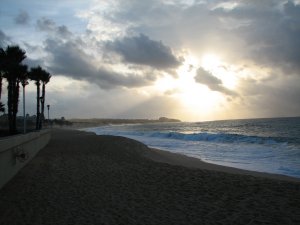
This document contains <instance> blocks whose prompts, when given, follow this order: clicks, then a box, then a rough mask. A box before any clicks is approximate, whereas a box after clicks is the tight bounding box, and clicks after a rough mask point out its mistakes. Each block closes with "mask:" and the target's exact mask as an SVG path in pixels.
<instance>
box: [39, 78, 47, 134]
mask: <svg viewBox="0 0 300 225" xmlns="http://www.w3.org/2000/svg"><path fill="white" fill-rule="evenodd" d="M45 88H46V85H45V83H44V82H43V86H42V97H41V103H42V104H41V108H42V109H41V118H40V129H42V125H43V122H44V119H45V116H44V109H45Z"/></svg>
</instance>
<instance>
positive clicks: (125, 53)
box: [106, 34, 181, 70]
mask: <svg viewBox="0 0 300 225" xmlns="http://www.w3.org/2000/svg"><path fill="white" fill-rule="evenodd" d="M106 48H107V49H108V50H111V51H114V52H116V53H118V54H120V55H121V56H122V58H123V61H124V62H127V63H134V64H140V65H146V66H150V67H153V68H156V69H162V70H164V69H170V68H176V67H178V66H179V65H180V64H181V62H180V61H179V59H177V58H176V57H175V56H174V55H173V53H172V50H171V48H170V47H168V46H166V45H164V44H163V43H162V42H161V41H154V40H151V39H150V38H149V37H147V36H146V35H144V34H140V35H139V36H135V37H124V38H122V39H118V40H114V41H110V42H107V43H106Z"/></svg>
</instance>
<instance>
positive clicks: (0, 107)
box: [0, 48, 5, 112]
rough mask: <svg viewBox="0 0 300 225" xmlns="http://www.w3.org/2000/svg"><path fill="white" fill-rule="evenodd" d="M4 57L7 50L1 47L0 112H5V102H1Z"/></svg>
mask: <svg viewBox="0 0 300 225" xmlns="http://www.w3.org/2000/svg"><path fill="white" fill-rule="evenodd" d="M4 57H5V51H4V50H3V49H2V48H0V112H5V107H4V104H3V103H2V102H1V94H2V80H3V75H4Z"/></svg>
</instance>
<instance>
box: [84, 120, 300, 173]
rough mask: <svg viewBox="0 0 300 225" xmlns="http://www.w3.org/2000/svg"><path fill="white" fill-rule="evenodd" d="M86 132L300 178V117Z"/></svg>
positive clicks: (173, 124)
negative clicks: (125, 138) (132, 140)
mask: <svg viewBox="0 0 300 225" xmlns="http://www.w3.org/2000/svg"><path fill="white" fill-rule="evenodd" d="M85 130H87V131H92V132H95V133H96V134H98V135H116V136H124V137H128V138H132V139H135V140H138V141H141V142H143V143H144V144H146V145H148V146H149V147H153V148H158V149H162V150H166V151H170V152H174V153H180V154H184V155H187V156H191V157H195V158H199V159H201V160H203V161H206V162H210V163H214V164H219V165H225V166H231V167H236V168H241V169H247V170H253V171H260V172H267V173H276V174H283V175H288V176H293V177H299V178H300V117H294V118H271V119H244V120H223V121H210V122H197V123H185V122H181V123H149V124H132V125H110V126H101V127H94V128H88V129H85Z"/></svg>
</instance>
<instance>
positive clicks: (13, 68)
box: [0, 46, 27, 134]
mask: <svg viewBox="0 0 300 225" xmlns="http://www.w3.org/2000/svg"><path fill="white" fill-rule="evenodd" d="M0 52H1V73H2V75H3V77H4V78H6V80H7V82H8V86H7V89H8V94H7V107H8V122H9V131H10V133H11V134H15V133H17V124H16V116H17V112H18V102H19V83H20V77H22V76H24V74H26V73H27V66H25V65H22V64H21V63H22V61H23V60H24V59H25V58H26V52H25V51H23V50H22V49H21V48H20V47H19V46H7V48H6V49H5V50H3V49H1V51H0Z"/></svg>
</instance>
